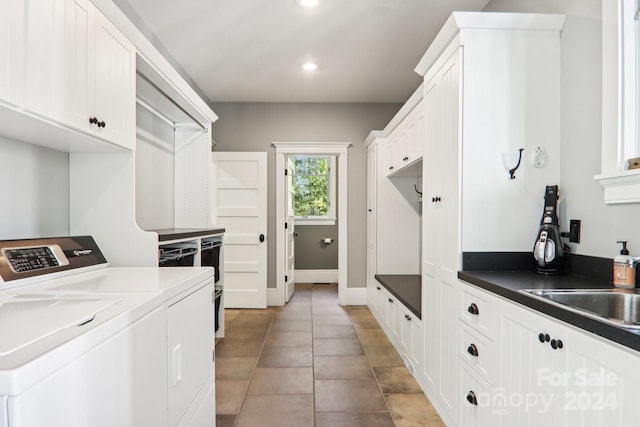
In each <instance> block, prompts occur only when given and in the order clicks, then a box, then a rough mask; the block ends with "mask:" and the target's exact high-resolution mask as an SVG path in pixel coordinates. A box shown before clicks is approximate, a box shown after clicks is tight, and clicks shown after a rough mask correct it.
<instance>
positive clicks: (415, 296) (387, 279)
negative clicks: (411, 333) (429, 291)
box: [375, 274, 422, 319]
mask: <svg viewBox="0 0 640 427" xmlns="http://www.w3.org/2000/svg"><path fill="white" fill-rule="evenodd" d="M375 278H376V280H377V281H378V282H380V283H381V284H382V286H384V287H385V288H386V289H387V290H388V291H389V292H391V295H393V296H394V297H396V298H398V299H399V300H400V302H401V303H403V304H404V305H405V307H407V308H408V309H409V310H410V311H411V312H412V313H413V314H415V315H416V316H418V319H422V280H421V278H420V275H419V274H376V275H375Z"/></svg>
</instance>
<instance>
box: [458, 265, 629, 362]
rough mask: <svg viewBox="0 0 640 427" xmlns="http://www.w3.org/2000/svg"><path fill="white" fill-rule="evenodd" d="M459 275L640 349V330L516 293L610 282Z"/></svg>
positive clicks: (502, 273) (500, 274)
mask: <svg viewBox="0 0 640 427" xmlns="http://www.w3.org/2000/svg"><path fill="white" fill-rule="evenodd" d="M458 278H459V279H460V280H463V281H465V282H467V283H471V284H472V285H475V286H478V287H480V288H482V289H484V290H487V291H489V292H491V293H494V294H496V295H500V296H502V297H504V298H507V299H509V300H511V301H514V302H517V303H519V304H522V305H524V306H525V307H529V308H531V309H534V310H536V311H538V312H540V313H544V314H546V315H548V316H551V317H553V318H555V319H558V320H561V321H563V322H566V323H568V324H570V325H573V326H576V327H578V328H580V329H583V330H585V331H588V332H591V333H593V334H595V335H598V336H600V337H603V338H606V339H608V340H611V341H614V342H616V343H618V344H621V345H623V346H625V347H628V348H630V349H633V350H636V351H640V331H638V330H632V329H625V328H622V327H618V326H614V325H611V324H609V323H605V322H601V321H598V320H596V319H593V318H591V317H587V316H583V315H581V314H579V313H576V312H573V311H570V310H566V309H563V308H561V307H558V306H556V305H553V304H550V303H546V302H544V301H541V300H538V299H537V298H535V297H533V296H529V295H527V294H525V293H522V292H518V291H519V290H520V289H611V288H613V286H612V285H608V284H606V283H603V282H601V281H597V280H592V279H587V278H584V277H580V276H543V275H539V274H535V273H532V272H527V271H510V272H509V271H459V272H458Z"/></svg>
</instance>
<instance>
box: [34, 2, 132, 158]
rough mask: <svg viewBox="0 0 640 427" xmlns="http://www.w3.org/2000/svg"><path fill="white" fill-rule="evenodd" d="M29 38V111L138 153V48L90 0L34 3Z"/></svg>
mask: <svg viewBox="0 0 640 427" xmlns="http://www.w3.org/2000/svg"><path fill="white" fill-rule="evenodd" d="M26 34H27V36H26V37H27V40H26V47H27V55H26V68H27V73H26V83H27V84H26V105H25V107H26V109H27V110H28V111H29V112H32V113H34V114H35V115H37V116H40V117H42V118H44V119H46V120H52V121H54V122H56V123H57V124H59V125H61V126H64V127H69V128H72V129H74V130H77V131H80V132H83V133H86V134H89V135H92V136H97V137H99V138H100V139H103V140H106V141H108V142H111V143H114V144H116V145H119V146H122V147H125V148H128V149H133V148H134V146H135V48H134V47H133V45H132V44H131V43H130V42H129V41H128V40H127V39H126V38H125V37H124V36H123V35H122V34H121V33H120V32H119V31H118V30H117V29H116V28H115V27H114V26H113V25H112V24H111V23H110V22H109V21H108V20H107V19H106V18H105V17H104V16H103V15H102V14H101V13H100V12H99V11H98V10H97V9H96V8H95V7H94V6H93V4H91V3H90V2H89V1H87V0H30V1H29V3H28V7H27V33H26ZM72 150H73V149H72ZM72 150H70V151H72Z"/></svg>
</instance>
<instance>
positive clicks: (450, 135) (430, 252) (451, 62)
mask: <svg viewBox="0 0 640 427" xmlns="http://www.w3.org/2000/svg"><path fill="white" fill-rule="evenodd" d="M458 55H459V53H458V51H456V52H455V53H454V55H452V56H451V57H450V58H449V59H447V60H446V61H445V62H444V65H443V66H442V67H441V68H440V70H439V71H438V73H436V75H435V76H434V78H433V79H432V80H431V81H429V82H427V83H425V88H424V89H425V94H424V99H423V106H424V120H425V123H424V126H425V131H426V132H425V140H426V146H425V153H424V157H423V158H424V160H423V193H424V199H423V224H424V227H423V260H422V272H423V290H422V292H423V299H422V307H423V318H424V322H423V323H424V328H423V329H424V346H425V347H424V348H425V356H424V367H423V370H422V372H423V377H424V379H425V381H426V382H427V384H429V386H430V388H431V389H432V390H433V392H434V393H435V394H436V397H437V398H438V400H439V401H440V404H441V407H442V408H444V410H445V411H446V414H443V415H444V418H446V419H449V420H453V422H454V423H455V418H456V416H457V410H456V408H457V407H458V403H457V399H458V396H457V387H458V386H457V384H458V378H459V375H460V374H459V367H458V364H459V359H458V357H457V334H458V332H459V328H458V327H457V311H458V309H459V307H458V304H459V292H460V291H459V283H458V279H457V272H458V269H459V266H460V253H459V248H460V244H459V242H460V233H459V224H460V220H459V212H458V206H459V202H458V200H459V191H458V153H459V151H458V147H459V144H460V141H459V131H458V124H459V120H460V119H459V117H460V111H459V95H460V87H459V86H460V74H459V71H460V70H459V68H460V66H459V58H458Z"/></svg>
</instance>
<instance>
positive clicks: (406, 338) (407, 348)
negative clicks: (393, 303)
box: [398, 305, 413, 358]
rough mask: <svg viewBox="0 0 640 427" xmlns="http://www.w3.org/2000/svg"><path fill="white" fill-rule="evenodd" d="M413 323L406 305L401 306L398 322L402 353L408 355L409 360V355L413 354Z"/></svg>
mask: <svg viewBox="0 0 640 427" xmlns="http://www.w3.org/2000/svg"><path fill="white" fill-rule="evenodd" d="M412 321H413V315H412V314H411V312H410V311H409V310H408V309H407V308H406V307H405V306H404V305H400V306H399V310H398V322H399V326H400V334H399V338H400V342H399V343H400V353H401V354H404V355H406V356H407V358H409V353H410V352H411V337H412V335H411V332H412V330H411V322H412Z"/></svg>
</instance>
